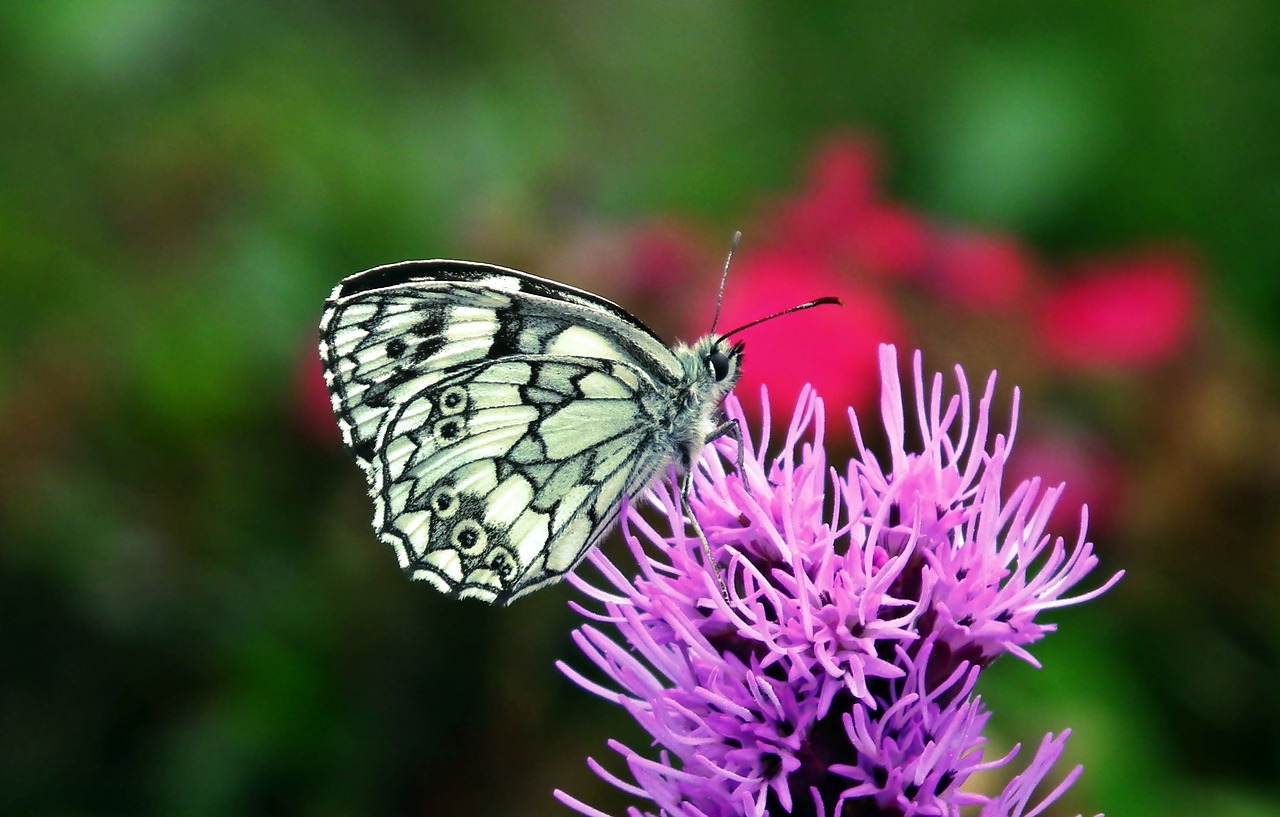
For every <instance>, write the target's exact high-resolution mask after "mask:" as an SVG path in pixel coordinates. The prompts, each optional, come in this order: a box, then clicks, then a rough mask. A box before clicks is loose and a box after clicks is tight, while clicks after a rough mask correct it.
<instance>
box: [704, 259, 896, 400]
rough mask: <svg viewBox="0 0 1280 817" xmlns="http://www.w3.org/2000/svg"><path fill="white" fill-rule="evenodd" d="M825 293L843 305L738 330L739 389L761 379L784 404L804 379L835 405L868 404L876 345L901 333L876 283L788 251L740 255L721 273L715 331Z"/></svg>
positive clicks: (874, 388) (875, 386)
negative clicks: (724, 280)
mask: <svg viewBox="0 0 1280 817" xmlns="http://www.w3.org/2000/svg"><path fill="white" fill-rule="evenodd" d="M827 295H835V296H837V297H839V298H840V299H841V300H842V301H843V302H844V306H843V307H836V306H822V307H818V308H816V309H811V310H807V311H805V312H799V313H796V314H794V315H786V316H784V317H781V318H777V319H776V320H772V321H768V322H766V323H764V324H761V325H759V326H754V327H752V328H750V329H748V330H746V331H745V332H743V333H742V334H741V335H740V336H738V337H740V338H741V339H742V340H743V342H744V343H745V344H746V352H745V356H744V365H743V375H742V380H741V381H740V382H739V384H738V390H739V392H740V393H743V394H752V393H754V392H756V391H758V390H759V388H760V386H761V385H762V384H767V385H768V387H769V393H770V394H771V395H773V396H774V397H775V398H776V399H778V400H779V401H782V402H784V403H789V402H791V401H793V400H795V399H796V398H797V397H798V396H799V394H800V390H801V388H802V387H803V386H804V384H805V383H812V384H813V385H814V387H815V388H817V389H818V390H819V391H821V393H822V394H825V395H829V397H830V399H832V400H835V401H838V402H839V403H840V404H841V405H849V406H854V407H856V408H860V409H861V408H866V407H868V406H869V405H871V402H872V401H873V400H874V398H875V395H876V394H877V393H878V391H879V388H880V386H879V377H878V375H877V362H876V350H877V348H878V347H879V345H880V344H881V343H887V342H890V341H899V340H901V339H903V338H905V337H906V330H905V327H904V326H903V322H902V319H901V317H899V315H898V312H897V310H896V309H895V308H894V306H893V304H892V303H890V302H889V300H888V299H887V298H886V297H885V296H884V294H883V293H882V292H881V291H880V290H879V289H875V288H872V287H870V286H868V285H865V284H862V283H858V282H856V281H853V280H850V279H848V278H844V277H841V276H840V275H838V274H837V273H835V272H834V271H833V270H832V269H831V267H830V266H829V265H827V264H825V263H822V262H819V261H817V260H815V259H813V258H812V257H805V256H803V255H802V254H800V253H796V252H792V251H789V250H781V249H780V250H775V251H767V252H759V253H750V254H744V257H742V258H741V259H740V260H739V261H735V262H734V268H733V270H732V271H731V272H730V274H729V285H728V291H727V292H726V294H725V305H724V311H723V313H722V314H721V316H720V326H719V331H726V330H729V329H732V328H733V327H735V326H739V325H741V324H744V323H747V322H748V321H751V320H754V319H756V318H761V317H764V316H765V315H771V314H773V313H775V312H779V311H781V310H783V309H786V308H788V307H792V306H795V305H797V304H801V303H805V302H807V301H811V300H813V299H814V298H819V297H823V296H827Z"/></svg>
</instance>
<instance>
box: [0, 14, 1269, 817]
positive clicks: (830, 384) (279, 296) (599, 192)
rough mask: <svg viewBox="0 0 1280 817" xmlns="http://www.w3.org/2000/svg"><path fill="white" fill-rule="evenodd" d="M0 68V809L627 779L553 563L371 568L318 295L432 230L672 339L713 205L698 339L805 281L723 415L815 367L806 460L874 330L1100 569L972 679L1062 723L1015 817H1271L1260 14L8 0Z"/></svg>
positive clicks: (853, 383)
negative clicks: (1015, 389)
mask: <svg viewBox="0 0 1280 817" xmlns="http://www.w3.org/2000/svg"><path fill="white" fill-rule="evenodd" d="M0 93H2V94H3V96H2V97H0V99H3V108H2V109H0V110H2V111H3V124H0V276H3V277H2V278H0V284H2V287H0V636H2V637H3V642H2V643H0V656H2V658H0V662H2V663H3V667H4V669H3V671H2V672H0V696H2V698H0V735H2V738H0V810H2V811H4V812H5V813H14V814H50V815H73V814H74V815H91V814H92V815H97V814H102V815H108V814H130V815H149V814H155V815H160V814H184V815H225V814H239V815H257V814H261V815H267V814H271V815H280V814H296V815H356V814H382V815H401V814H403V815H424V814H433V815H434V814H441V815H453V814H459V815H461V814H468V815H489V814H493V815H499V814H504V815H505V814H548V815H550V814H566V813H568V812H567V810H566V809H565V808H563V807H562V806H560V805H559V804H557V803H556V802H555V801H553V800H552V798H551V795H550V791H551V789H553V788H557V787H558V788H563V789H566V790H568V791H570V792H572V793H573V794H574V795H575V796H577V797H579V798H580V799H582V800H585V801H587V802H590V803H594V804H596V805H598V806H600V807H601V808H604V809H606V810H610V811H617V810H618V809H620V808H621V807H623V806H624V805H625V803H626V802H627V801H626V800H625V799H624V798H622V796H621V795H619V794H618V793H616V792H613V791H612V790H610V789H609V788H608V787H607V786H606V785H605V784H603V783H602V782H600V781H599V780H598V779H597V778H595V777H594V776H593V775H592V774H591V772H590V771H589V770H588V769H587V767H586V764H585V758H586V757H587V756H588V755H595V756H598V757H603V758H606V759H607V758H608V756H609V752H608V750H607V749H606V747H605V742H606V740H607V739H608V738H610V737H615V736H616V737H620V738H623V739H625V741H626V742H628V743H631V744H633V745H636V744H642V743H643V740H642V739H641V738H640V737H639V736H637V735H636V731H635V727H634V726H633V725H632V724H630V723H628V722H626V720H625V719H624V718H623V717H622V715H621V713H620V712H618V711H615V708H614V707H611V706H609V705H607V704H605V703H603V702H601V701H598V700H596V699H592V698H588V696H586V695H585V694H584V693H583V692H582V691H580V690H579V689H577V688H576V687H574V686H573V685H572V684H570V683H569V682H568V681H567V680H565V679H564V678H563V677H562V676H561V675H560V674H558V673H557V672H556V671H555V669H554V667H553V661H554V660H556V659H568V660H570V661H576V662H577V664H578V665H579V666H583V665H584V663H585V662H583V661H582V660H581V659H580V658H576V657H575V655H574V649H573V647H572V644H571V642H570V640H569V638H568V633H569V631H570V629H571V628H572V627H573V626H574V624H575V618H574V615H573V614H572V612H571V611H570V610H569V609H568V607H567V601H568V600H569V599H571V598H573V597H574V591H573V590H572V589H571V588H569V587H567V586H561V587H557V588H553V589H549V590H546V591H544V592H542V593H539V594H537V595H535V596H534V597H531V598H529V599H527V600H524V601H521V602H520V603H518V605H517V606H515V607H514V608H511V609H505V610H492V609H489V608H488V607H486V606H484V605H481V604H477V603H459V602H452V601H449V600H447V599H444V598H441V597H440V596H438V595H437V594H436V593H434V592H433V591H431V590H430V589H429V588H428V587H426V586H423V585H414V584H410V583H409V582H407V581H405V580H404V579H403V578H402V576H401V575H400V573H399V571H398V570H397V569H396V568H395V565H394V561H393V559H392V556H391V554H390V553H388V552H385V550H384V548H383V547H382V546H381V545H380V544H379V543H378V542H376V541H375V539H374V538H373V536H372V534H371V532H370V530H369V528H368V521H369V518H370V509H369V506H368V503H367V499H366V498H365V496H364V486H363V484H362V480H361V477H360V475H359V473H358V471H357V469H356V468H355V466H354V465H353V464H352V463H351V462H350V461H349V460H348V458H347V456H346V453H345V452H344V451H343V450H342V449H341V446H340V442H339V438H338V434H337V431H336V428H335V427H334V426H333V424H332V419H331V417H330V416H328V414H327V411H328V409H327V406H326V404H325V402H324V398H323V387H322V384H320V383H319V380H318V377H319V374H318V367H317V363H316V361H315V355H314V351H313V349H314V347H313V344H314V341H315V326H316V323H317V321H318V319H319V314H320V309H321V304H322V302H323V300H324V298H325V296H326V295H327V293H328V291H329V289H330V288H331V287H332V286H333V285H334V283H336V282H337V281H338V280H339V279H341V278H342V277H344V276H346V275H348V274H351V273H352V272H355V271H358V270H361V269H364V268H366V267H370V266H374V265H376V264H380V263H386V262H391V261H398V260H402V259H406V258H421V257H462V258H474V259H477V260H486V261H491V262H495V263H500V264H505V265H509V266H515V267H518V268H521V269H526V270H529V271H531V272H534V273H536V274H542V275H546V276H548V277H553V278H557V279H559V280H563V281H567V282H571V283H575V284H578V285H581V286H585V287H588V288H591V289H593V290H595V291H598V292H600V293H602V294H604V295H606V296H608V297H611V298H613V299H614V300H617V301H619V302H620V303H623V304H625V305H627V306H628V307H629V308H631V309H632V310H633V311H634V312H635V313H636V314H637V315H639V316H640V317H641V318H642V319H643V320H645V321H647V322H649V323H650V325H652V326H654V327H655V328H656V329H658V331H659V332H660V333H661V334H663V336H664V337H672V338H674V337H677V336H678V337H684V338H692V337H695V336H697V335H698V334H700V333H702V332H704V331H706V329H707V328H708V324H709V321H710V313H711V301H712V297H713V291H714V287H715V284H716V281H717V279H718V274H719V267H720V264H721V263H722V261H723V257H724V252H725V250H726V249H727V246H728V243H729V237H730V235H731V234H732V232H733V230H735V229H742V230H744V231H745V233H746V238H745V239H744V243H743V245H742V249H741V252H740V255H739V258H738V260H737V261H736V262H735V269H734V271H733V272H732V274H731V275H730V278H729V284H728V290H729V295H728V299H729V305H728V310H729V313H730V314H729V318H730V322H732V320H735V319H739V320H745V319H747V318H751V317H758V316H759V315H760V314H763V313H764V312H765V311H771V310H776V309H780V308H782V307H785V306H789V305H792V304H793V303H797V302H799V301H801V300H807V299H808V298H811V297H815V296H818V295H838V296H841V297H842V298H844V300H845V301H846V303H847V304H848V306H847V307H846V309H844V310H834V309H829V310H818V311H815V312H812V313H806V314H805V315H802V316H794V317H790V318H786V319H783V320H782V321H780V322H778V323H777V324H775V325H774V326H772V327H762V328H761V329H760V330H758V334H757V333H756V332H757V330H753V331H752V333H751V334H748V335H746V336H745V337H746V339H747V341H748V357H747V369H748V371H749V372H750V376H751V377H752V378H753V380H752V382H751V383H749V384H747V385H746V386H745V387H744V389H743V391H744V393H745V396H746V399H747V400H748V402H751V401H752V400H753V397H752V395H754V393H755V392H754V389H755V388H756V386H755V385H754V384H757V383H759V382H761V381H764V382H768V383H770V384H771V386H773V387H774V388H775V392H774V394H775V396H777V397H778V399H780V400H782V401H783V402H785V401H786V400H789V399H790V398H789V397H788V396H787V395H788V394H789V393H790V392H789V391H788V390H789V389H792V388H794V385H795V384H796V382H798V381H799V380H805V379H809V380H813V381H815V382H816V383H818V384H819V385H820V387H821V388H822V390H823V394H824V395H826V396H827V398H828V400H829V402H830V404H831V411H830V412H829V413H830V414H831V416H832V417H833V418H834V419H833V432H832V435H833V447H835V448H836V449H837V450H841V449H840V447H841V446H842V445H843V446H846V448H845V449H843V450H845V451H846V453H847V450H848V449H847V445H848V441H847V436H842V435H843V433H844V432H842V431H841V430H840V429H843V427H844V426H843V424H842V423H841V422H840V421H839V419H838V418H839V417H840V416H841V415H842V411H841V407H842V406H844V405H853V406H854V407H855V408H857V409H859V410H860V411H861V412H864V413H865V416H866V417H868V418H870V419H869V420H867V421H865V424H867V425H875V424H876V421H875V411H876V405H875V400H874V393H875V387H876V383H875V378H874V374H873V368H872V366H873V348H874V344H875V343H877V342H879V341H881V340H893V341H895V342H897V343H898V344H899V346H900V348H902V349H913V348H922V349H924V351H925V359H926V365H927V366H928V367H929V368H930V370H943V371H949V370H950V368H951V367H952V366H953V365H955V364H962V365H963V366H964V367H965V368H966V370H967V371H968V373H969V376H970V378H971V379H973V380H981V379H983V378H984V377H985V374H986V373H987V372H988V371H989V370H991V369H992V368H995V369H998V370H999V371H1000V373H1001V384H1002V385H1001V391H1000V400H1001V401H1002V402H1003V403H1005V404H1007V402H1008V398H1009V389H1010V387H1011V385H1013V384H1017V385H1019V386H1020V387H1021V388H1022V398H1023V410H1022V418H1021V424H1020V428H1019V440H1018V447H1017V449H1016V450H1015V455H1014V462H1015V463H1017V464H1018V466H1019V467H1020V468H1022V469H1024V470H1025V474H1026V475H1031V474H1042V475H1044V476H1046V477H1047V478H1049V479H1051V480H1054V481H1056V480H1058V479H1066V480H1067V481H1068V484H1069V487H1068V492H1067V495H1066V500H1067V504H1068V505H1071V507H1070V508H1064V511H1065V512H1064V513H1063V514H1062V516H1061V519H1060V520H1059V523H1058V524H1059V525H1060V530H1061V532H1062V533H1064V534H1065V535H1067V536H1068V537H1069V538H1070V537H1071V536H1073V535H1074V534H1075V531H1076V530H1077V527H1078V522H1079V519H1078V515H1077V513H1078V506H1079V504H1080V503H1081V502H1088V503H1089V504H1090V507H1091V509H1092V519H1091V522H1090V527H1091V538H1092V539H1093V540H1094V541H1095V542H1096V543H1097V549H1098V552H1099V553H1100V555H1101V557H1102V559H1103V565H1102V567H1101V568H1100V570H1099V571H1098V573H1097V574H1096V576H1095V578H1096V580H1097V581H1098V582H1101V581H1102V579H1103V577H1104V574H1105V575H1109V574H1110V573H1111V572H1114V571H1115V570H1117V569H1121V568H1123V569H1125V570H1126V571H1127V572H1128V573H1127V577H1126V578H1125V580H1124V581H1123V582H1122V583H1121V584H1120V585H1119V586H1118V587H1117V588H1116V589H1115V590H1113V591H1112V592H1111V593H1110V594H1108V595H1107V596H1105V597H1103V598H1102V599H1100V600H1098V601H1095V602H1092V603H1090V604H1088V605H1085V606H1082V607H1079V608H1069V609H1066V610H1062V611H1058V612H1057V613H1056V616H1055V620H1057V621H1058V622H1060V624H1061V631H1060V632H1059V633H1056V634H1054V635H1052V636H1051V637H1050V638H1049V639H1048V640H1047V641H1045V642H1044V643H1043V644H1041V645H1040V646H1039V649H1037V650H1035V653H1036V655H1037V656H1038V657H1039V658H1040V660H1041V661H1042V662H1043V664H1044V668H1043V669H1040V670H1036V669H1033V668H1031V667H1029V666H1027V665H1025V664H1023V663H1019V662H1017V661H1015V660H1014V659H1006V661H1004V662H1001V663H999V664H997V665H996V666H995V667H993V668H992V670H991V671H990V673H989V675H988V677H987V678H985V680H984V683H983V686H982V688H981V691H982V692H983V694H984V697H985V700H986V702H987V704H988V705H989V706H990V708H991V709H992V710H994V712H995V717H994V720H993V721H992V724H991V728H992V741H993V746H996V747H1007V746H1008V745H1011V744H1012V743H1014V742H1016V741H1019V740H1021V741H1024V742H1028V743H1031V744H1033V745H1034V743H1035V742H1036V741H1038V739H1039V736H1040V735H1042V734H1043V733H1044V732H1045V731H1049V730H1053V731H1055V732H1056V731H1058V730H1060V729H1062V728H1063V727H1071V728H1073V730H1074V736H1073V738H1072V741H1071V743H1070V744H1069V747H1068V761H1069V763H1083V764H1084V765H1085V766H1086V771H1085V774H1084V777H1083V778H1082V779H1081V781H1080V782H1079V783H1078V784H1077V785H1076V786H1075V787H1074V788H1073V789H1072V790H1071V793H1070V795H1069V796H1068V797H1067V798H1066V799H1065V800H1064V802H1062V803H1060V804H1059V805H1058V806H1055V809H1054V810H1053V812H1052V813H1054V814H1075V813H1076V812H1077V811H1084V812H1086V813H1093V812H1095V811H1102V810H1105V811H1107V812H1108V813H1109V814H1111V815H1145V814H1162V815H1166V817H1176V816H1177V815H1203V814H1225V815H1277V814H1280V747H1278V744H1277V740H1276V736H1277V735H1280V672H1278V670H1277V665H1278V664H1280V657H1278V655H1280V575H1278V574H1280V512H1278V508H1280V411H1278V410H1277V409H1278V407H1280V401H1278V400H1277V386H1278V378H1277V371H1278V370H1277V361H1278V360H1280V150H1277V137H1276V134H1277V133H1278V132H1280V6H1277V5H1276V4H1274V3H1269V2H1266V0H1257V1H1256V2H1245V1H1244V0H1226V2H1217V3H1195V2H1189V1H1188V2H1181V0H1175V2H1166V3H1159V4H1156V3H1142V2H1101V0H1095V1H1094V2H1065V3H1053V4H1030V3H1022V2H1014V0H991V2H948V3H941V2H937V3H929V2H883V1H882V0H877V1H876V2H851V3H825V2H817V3H807V4H802V3H770V2H765V3H741V4H731V3H705V2H693V3H685V2H676V1H675V0H661V1H656V2H644V3H641V2H623V3H613V4H588V3H569V2H551V3H542V4H523V3H511V2H497V0H477V1H473V2H469V3H453V4H443V3H425V2H424V3H415V2H407V1H406V0H401V1H400V2H395V1H394V0H375V2H368V3H362V4H354V3H339V2H307V3H302V2H280V3H257V2H248V1H247V0H238V1H237V0H227V2H217V3H196V2H185V1H184V0H115V1H114V2H112V0H44V2H39V3H34V2H32V3H22V2H16V3H5V4H0ZM784 324H785V326H784ZM769 332H775V334H773V335H770V334H768V333H769ZM1067 768H1069V765H1068V764H1064V765H1063V766H1062V768H1061V769H1060V770H1059V771H1060V772H1065V771H1066V769H1067Z"/></svg>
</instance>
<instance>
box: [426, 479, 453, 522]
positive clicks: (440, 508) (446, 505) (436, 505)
mask: <svg viewBox="0 0 1280 817" xmlns="http://www.w3.org/2000/svg"><path fill="white" fill-rule="evenodd" d="M431 510H433V511H435V513H436V516H439V517H440V518H441V519H448V518H449V517H451V516H453V515H454V514H455V513H457V512H458V492H457V491H455V490H454V489H453V488H450V487H449V486H448V485H445V486H442V487H440V488H437V489H436V492H435V493H434V494H432V495H431Z"/></svg>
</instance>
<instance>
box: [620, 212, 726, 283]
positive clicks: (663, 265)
mask: <svg viewBox="0 0 1280 817" xmlns="http://www.w3.org/2000/svg"><path fill="white" fill-rule="evenodd" d="M625 240H626V243H627V252H626V257H627V266H626V270H625V272H626V275H627V277H628V280H629V282H630V284H631V286H632V288H633V289H634V290H635V291H636V292H637V293H639V294H641V295H659V296H660V295H669V294H670V293H672V292H674V291H677V290H678V289H679V288H680V287H682V286H687V285H688V282H689V281H691V280H697V279H698V278H705V277H707V275H708V273H707V270H706V260H705V259H706V253H705V252H704V251H703V248H702V244H703V239H702V237H701V236H700V235H698V233H697V232H696V231H695V230H694V229H693V228H692V227H690V226H688V225H686V224H685V223H684V222H681V221H678V220H676V219H673V218H655V219H650V220H648V221H644V222H641V223H639V224H637V225H635V226H633V227H631V228H630V229H629V230H628V231H627V235H626V237H625ZM725 246H726V248H727V247H728V240H727V238H726V241H725Z"/></svg>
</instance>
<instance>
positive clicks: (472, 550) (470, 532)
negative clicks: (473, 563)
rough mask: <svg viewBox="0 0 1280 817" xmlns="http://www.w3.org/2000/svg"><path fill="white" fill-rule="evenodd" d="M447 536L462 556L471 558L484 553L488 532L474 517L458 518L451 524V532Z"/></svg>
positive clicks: (487, 542)
mask: <svg viewBox="0 0 1280 817" xmlns="http://www.w3.org/2000/svg"><path fill="white" fill-rule="evenodd" d="M449 538H450V541H451V542H452V543H453V546H454V547H456V548H457V549H458V551H459V552H460V553H461V554H462V555H463V556H470V557H472V558H474V557H476V556H479V555H481V554H482V553H484V550H485V547H487V546H488V544H489V534H488V532H487V531H485V529H484V526H483V525H481V524H480V523H479V522H477V521H476V520H474V519H463V520H460V521H459V522H458V523H457V524H456V525H454V526H453V534H452V535H451V536H450V537H449Z"/></svg>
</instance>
